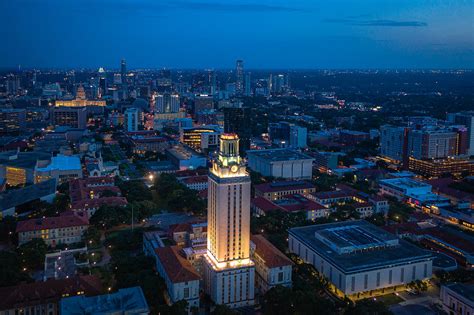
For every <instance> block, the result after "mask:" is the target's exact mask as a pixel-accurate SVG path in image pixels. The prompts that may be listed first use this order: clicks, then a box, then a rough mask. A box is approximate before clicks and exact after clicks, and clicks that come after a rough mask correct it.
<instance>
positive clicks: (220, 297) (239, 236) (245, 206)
mask: <svg viewBox="0 0 474 315" xmlns="http://www.w3.org/2000/svg"><path fill="white" fill-rule="evenodd" d="M204 259H205V260H204V289H205V292H206V293H207V294H209V295H210V297H211V299H212V300H213V301H214V302H215V303H216V304H226V305H227V306H229V307H231V308H235V307H243V306H248V305H253V304H254V293H255V292H254V286H255V265H254V262H253V261H252V260H251V259H250V176H249V174H248V173H247V172H246V170H245V166H244V165H243V163H242V161H241V158H240V156H239V138H238V137H237V135H235V134H224V135H222V136H221V137H220V150H219V155H218V158H217V159H216V160H214V161H213V166H212V168H211V170H210V173H209V184H208V233H207V253H206V255H205V257H204Z"/></svg>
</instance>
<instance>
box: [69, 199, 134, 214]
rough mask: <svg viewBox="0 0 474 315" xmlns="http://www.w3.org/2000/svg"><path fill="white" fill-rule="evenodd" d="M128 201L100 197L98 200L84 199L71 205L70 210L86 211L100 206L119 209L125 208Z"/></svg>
mask: <svg viewBox="0 0 474 315" xmlns="http://www.w3.org/2000/svg"><path fill="white" fill-rule="evenodd" d="M127 204H128V201H127V199H126V198H125V197H102V198H98V199H84V200H79V201H77V202H75V203H74V204H73V205H71V209H72V210H75V211H78V210H87V209H98V208H100V206H112V207H121V206H126V205H127Z"/></svg>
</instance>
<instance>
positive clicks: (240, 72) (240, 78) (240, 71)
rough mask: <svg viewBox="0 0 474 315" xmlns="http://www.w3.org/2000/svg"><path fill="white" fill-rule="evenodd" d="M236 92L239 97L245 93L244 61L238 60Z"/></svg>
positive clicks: (236, 66)
mask: <svg viewBox="0 0 474 315" xmlns="http://www.w3.org/2000/svg"><path fill="white" fill-rule="evenodd" d="M235 75H236V80H235V92H236V94H237V95H242V94H243V93H244V61H243V60H237V61H236V63H235Z"/></svg>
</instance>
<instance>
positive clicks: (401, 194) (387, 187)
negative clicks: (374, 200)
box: [379, 178, 431, 200]
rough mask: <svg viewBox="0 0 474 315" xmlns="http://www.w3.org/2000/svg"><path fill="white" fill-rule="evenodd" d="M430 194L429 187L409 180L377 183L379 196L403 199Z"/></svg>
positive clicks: (396, 179) (390, 180)
mask: <svg viewBox="0 0 474 315" xmlns="http://www.w3.org/2000/svg"><path fill="white" fill-rule="evenodd" d="M429 193H431V185H429V184H426V183H424V182H421V181H417V180H414V179H411V178H390V179H383V180H380V181H379V195H387V196H392V197H395V198H397V199H398V200H403V199H405V198H406V197H407V196H408V195H423V194H429Z"/></svg>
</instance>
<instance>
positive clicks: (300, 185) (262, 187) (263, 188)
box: [255, 180, 315, 193]
mask: <svg viewBox="0 0 474 315" xmlns="http://www.w3.org/2000/svg"><path fill="white" fill-rule="evenodd" d="M285 184H287V185H285ZM314 188H315V186H314V185H313V184H311V183H310V182H307V181H303V180H301V181H287V182H273V183H265V184H259V185H255V190H256V191H260V192H262V193H269V192H279V191H288V190H297V189H314Z"/></svg>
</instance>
